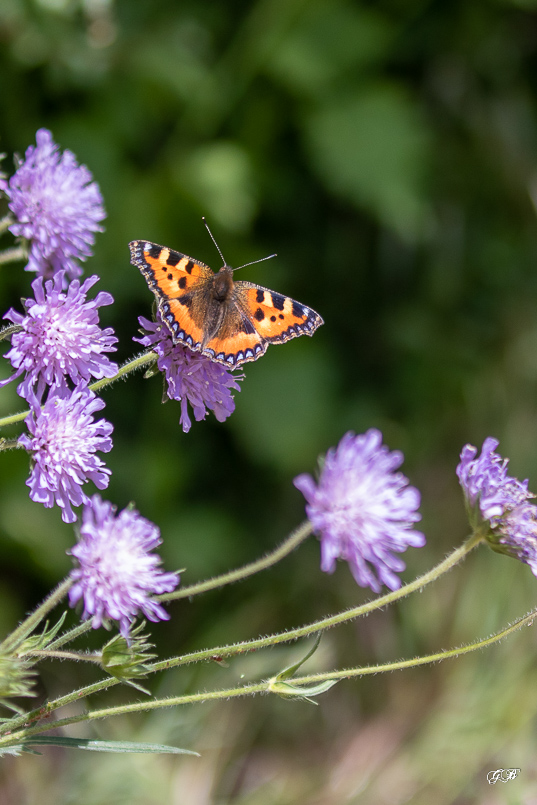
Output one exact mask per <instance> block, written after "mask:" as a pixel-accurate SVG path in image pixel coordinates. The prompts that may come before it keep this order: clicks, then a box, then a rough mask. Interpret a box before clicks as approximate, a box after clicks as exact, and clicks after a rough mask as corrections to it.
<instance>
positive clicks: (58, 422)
mask: <svg viewBox="0 0 537 805" xmlns="http://www.w3.org/2000/svg"><path fill="white" fill-rule="evenodd" d="M102 408H104V402H103V400H101V399H100V397H97V396H96V395H95V394H93V392H91V391H89V390H88V389H87V388H86V387H85V386H83V385H80V386H78V387H77V388H76V389H75V390H74V391H73V392H71V393H69V392H61V393H58V394H56V393H53V394H52V395H51V396H49V398H48V400H47V401H46V403H45V405H44V406H43V408H40V407H39V404H38V402H37V400H33V402H32V406H31V409H30V413H29V414H28V416H27V417H26V419H25V420H24V421H25V423H26V427H27V428H28V431H29V435H27V434H23V435H22V436H20V437H19V442H20V444H21V445H22V446H23V447H24V448H25V449H26V450H27V451H28V452H29V453H30V454H31V456H32V469H31V472H30V477H29V478H28V480H27V481H26V485H27V486H29V487H30V497H31V499H32V500H34V501H36V502H37V503H42V504H43V505H44V506H45V507H46V508H51V507H52V506H53V505H54V503H56V504H57V505H58V506H59V507H60V508H61V510H62V520H63V521H64V522H65V523H73V522H74V521H75V520H76V514H75V513H74V511H73V509H72V508H71V507H72V506H80V504H81V503H85V502H86V501H87V500H88V496H87V495H86V494H85V493H84V492H83V491H82V485H83V484H85V483H86V482H87V481H92V482H93V483H94V484H95V486H96V487H97V488H98V489H105V488H106V487H107V486H108V481H109V476H110V470H109V469H108V468H107V467H106V466H105V464H104V462H103V461H102V460H101V459H100V458H99V457H98V456H97V455H96V452H97V451H98V450H101V451H103V452H104V453H107V452H108V451H109V450H111V449H112V439H111V438H110V434H111V433H112V431H113V426H112V425H111V424H110V422H107V421H106V419H100V420H98V421H95V419H94V417H93V414H94V413H95V412H96V411H100V410H101V409H102Z"/></svg>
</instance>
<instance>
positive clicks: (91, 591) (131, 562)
mask: <svg viewBox="0 0 537 805" xmlns="http://www.w3.org/2000/svg"><path fill="white" fill-rule="evenodd" d="M160 543H161V539H160V532H159V529H158V528H157V526H156V525H154V524H153V523H151V522H150V521H149V520H146V519H145V518H144V517H141V516H140V514H139V513H138V512H137V511H136V510H135V509H123V511H121V512H120V513H119V514H116V507H115V506H112V504H111V503H108V502H107V501H103V500H101V498H100V496H99V495H94V496H93V497H92V498H91V500H90V501H88V502H87V504H86V505H85V506H84V510H83V514H82V526H81V528H80V540H79V542H78V544H77V545H75V547H74V548H72V549H71V551H70V553H71V554H72V555H73V556H74V557H75V558H76V559H77V560H78V565H79V566H78V567H77V568H76V569H74V570H73V571H72V572H71V578H72V579H73V581H74V585H73V586H72V587H71V589H70V591H69V600H70V604H71V606H74V605H75V604H76V603H77V602H78V601H79V600H80V599H82V600H83V603H84V612H83V618H91V621H92V626H93V628H94V629H98V628H99V627H100V626H101V625H102V624H103V622H104V623H106V621H108V620H115V621H118V622H119V625H120V631H121V634H122V635H123V636H124V637H128V635H129V629H130V626H131V624H132V622H133V621H134V619H135V617H136V615H137V614H138V613H141V614H142V615H143V616H145V617H146V618H148V619H149V620H151V621H158V620H168V618H169V615H168V614H167V613H166V611H165V610H164V609H163V608H162V606H161V604H159V602H158V601H155V600H153V599H152V598H151V596H152V595H158V594H161V593H165V592H171V591H172V590H174V589H175V588H176V587H177V585H178V583H179V576H178V574H177V573H164V572H163V571H162V570H160V568H159V564H160V557H159V556H158V555H157V554H154V553H151V551H153V550H154V549H155V548H156V547H157V546H158V545H160Z"/></svg>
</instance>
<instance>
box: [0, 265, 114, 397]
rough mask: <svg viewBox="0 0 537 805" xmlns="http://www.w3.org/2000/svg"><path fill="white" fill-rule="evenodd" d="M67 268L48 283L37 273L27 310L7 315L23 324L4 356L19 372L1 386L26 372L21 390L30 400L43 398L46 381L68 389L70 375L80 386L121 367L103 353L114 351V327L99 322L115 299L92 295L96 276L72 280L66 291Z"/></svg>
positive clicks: (102, 295)
mask: <svg viewBox="0 0 537 805" xmlns="http://www.w3.org/2000/svg"><path fill="white" fill-rule="evenodd" d="M64 274H65V272H63V271H59V272H58V273H57V274H55V275H54V278H53V279H51V280H47V281H46V282H45V283H44V282H43V277H37V279H35V280H34V281H33V283H32V288H33V291H34V294H35V299H27V300H25V302H24V306H25V309H26V312H25V315H22V314H20V313H17V312H16V311H15V310H13V309H11V310H9V311H8V312H7V313H6V315H5V316H4V318H6V319H9V320H10V321H12V322H13V323H14V324H17V325H19V326H20V327H21V328H22V329H21V330H20V331H19V332H16V333H14V334H13V335H12V337H11V349H10V351H9V352H8V353H7V354H6V356H5V357H6V358H8V360H10V361H11V365H12V366H13V368H14V369H15V373H14V374H13V375H12V376H11V377H10V378H9V379H8V380H5V381H2V382H0V386H2V385H5V384H6V383H8V382H10V381H11V380H13V379H14V378H17V377H20V376H21V375H22V374H24V380H23V382H22V383H20V385H19V386H18V388H17V391H18V393H19V395H20V396H21V397H24V398H25V399H26V400H30V399H31V397H33V396H36V397H37V399H38V400H41V399H42V397H43V394H44V391H45V388H46V387H49V388H50V387H52V386H55V387H56V388H57V389H64V390H65V389H67V382H66V378H67V377H69V378H70V380H71V381H72V383H73V384H74V385H75V386H76V385H78V384H79V383H80V382H84V383H88V382H89V381H90V380H91V379H92V378H95V379H100V378H103V377H113V375H114V374H116V372H117V365H116V364H115V363H112V362H111V361H110V360H109V359H108V357H107V356H106V355H105V354H104V353H105V352H111V351H115V349H116V346H115V345H116V343H117V338H116V336H115V335H114V331H113V329H112V328H111V327H107V328H106V329H104V330H102V329H101V328H100V326H99V312H98V308H99V307H102V306H103V305H111V304H112V303H113V301H114V300H113V297H112V296H111V295H110V294H109V293H105V292H104V291H101V292H100V293H98V294H97V296H96V297H95V299H92V300H88V299H87V294H88V291H89V290H90V288H91V287H92V286H93V285H95V283H96V282H98V280H99V278H98V277H97V276H93V277H89V278H88V279H87V280H85V281H84V282H83V283H82V285H81V284H80V281H79V280H73V282H71V284H70V285H69V287H68V288H67V290H65V291H64V290H62V287H63V284H64Z"/></svg>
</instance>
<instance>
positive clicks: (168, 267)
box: [129, 240, 323, 369]
mask: <svg viewBox="0 0 537 805" xmlns="http://www.w3.org/2000/svg"><path fill="white" fill-rule="evenodd" d="M129 247H130V251H131V262H132V263H133V264H134V265H136V266H138V268H139V269H140V271H141V272H142V274H143V275H144V277H145V279H146V281H147V284H148V285H149V287H150V289H151V290H152V291H153V293H154V294H155V296H156V298H157V302H158V307H159V310H160V314H161V316H162V319H163V320H164V321H165V322H166V324H167V325H168V327H169V328H170V331H171V333H172V337H173V340H174V341H175V342H176V343H177V342H180V343H182V344H184V345H185V346H188V347H189V348H190V349H191V350H193V351H194V352H201V353H202V354H203V355H205V356H206V357H207V358H209V359H210V360H211V361H214V362H215V363H220V364H223V365H224V366H227V367H228V368H230V369H235V368H236V367H237V366H240V365H241V364H242V363H247V362H248V361H255V360H256V359H257V358H259V357H260V356H261V355H263V353H264V352H266V350H267V347H268V345H269V344H283V343H284V342H285V341H289V339H291V338H296V336H299V335H304V334H305V335H313V333H314V332H315V330H316V329H317V327H319V326H320V325H321V324H323V320H322V318H321V317H320V316H319V314H318V313H316V312H315V311H314V310H312V309H311V308H309V307H306V305H302V304H301V303H300V302H296V301H295V300H294V299H291V298H290V297H289V296H283V295H282V294H279V293H276V292H275V291H270V290H269V289H268V288H262V287H261V286H260V285H255V284H254V283H252V282H233V279H232V269H231V268H229V266H224V268H223V269H222V270H221V271H220V272H219V274H218V275H217V274H215V273H214V272H213V271H212V270H211V269H210V268H209V266H206V265H205V263H201V262H200V261H199V260H193V259H192V258H191V257H188V255H186V254H182V253H181V252H176V251H173V249H168V248H167V247H166V246H159V245H158V244H156V243H151V242H150V241H144V240H134V241H132V243H130V244H129ZM222 274H223V275H224V284H225V286H226V290H225V294H224V296H223V297H222V296H217V293H216V292H215V284H216V283H217V282H219V279H216V278H217V277H218V278H221V277H222ZM216 300H219V301H216ZM215 305H216V308H217V309H218V312H217V314H216V315H217V320H216V327H217V329H216V332H214V326H215V325H214V324H213V323H212V321H211V317H212V316H214V311H215ZM218 322H220V323H218Z"/></svg>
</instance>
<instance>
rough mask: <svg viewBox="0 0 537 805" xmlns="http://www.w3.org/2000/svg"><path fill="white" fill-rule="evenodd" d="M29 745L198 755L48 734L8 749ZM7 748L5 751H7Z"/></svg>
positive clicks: (161, 747)
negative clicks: (55, 736) (49, 735)
mask: <svg viewBox="0 0 537 805" xmlns="http://www.w3.org/2000/svg"><path fill="white" fill-rule="evenodd" d="M30 746H62V747H64V748H66V749H87V750H88V751H90V752H120V753H124V752H141V753H144V754H168V755H196V756H197V757H199V753H198V752H192V751H191V750H190V749H180V748H179V747H177V746H166V745H165V744H149V743H140V742H138V741H93V740H90V739H88V738H54V737H48V736H41V737H35V738H28V739H27V740H25V741H24V742H23V743H22V744H20V745H17V747H8V749H9V750H10V751H11V750H13V749H15V748H17V749H22V750H25V749H26V748H27V747H30ZM8 749H6V750H5V751H8ZM2 751H4V750H2Z"/></svg>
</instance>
